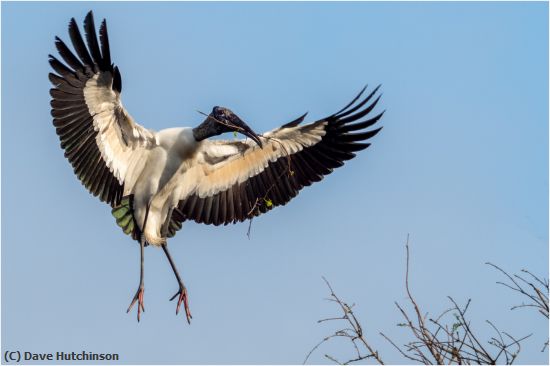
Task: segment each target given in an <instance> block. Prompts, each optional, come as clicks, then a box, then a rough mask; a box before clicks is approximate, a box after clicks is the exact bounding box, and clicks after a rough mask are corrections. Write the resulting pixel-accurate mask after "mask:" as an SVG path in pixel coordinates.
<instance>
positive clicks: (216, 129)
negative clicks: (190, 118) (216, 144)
mask: <svg viewBox="0 0 550 366" xmlns="http://www.w3.org/2000/svg"><path fill="white" fill-rule="evenodd" d="M223 132H225V131H223V126H222V125H221V124H219V123H217V122H216V121H214V120H213V119H212V118H210V117H207V118H206V119H205V120H204V122H202V123H201V124H200V125H198V126H197V127H195V128H193V137H194V138H195V140H197V141H202V140H204V139H207V138H209V137H212V136H217V135H219V134H221V133H223Z"/></svg>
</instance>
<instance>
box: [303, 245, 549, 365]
mask: <svg viewBox="0 0 550 366" xmlns="http://www.w3.org/2000/svg"><path fill="white" fill-rule="evenodd" d="M405 248H406V253H407V261H406V275H405V289H406V292H407V299H408V301H409V303H410V304H409V305H410V306H411V307H412V312H411V311H409V312H407V310H405V308H404V307H403V306H401V305H400V304H399V303H397V302H396V303H395V305H396V306H397V309H398V310H399V312H400V313H401V315H402V316H403V319H404V322H403V323H400V324H398V325H399V326H401V327H404V328H406V329H408V330H409V331H410V333H411V335H412V340H411V341H409V342H407V343H405V344H404V345H403V346H398V345H397V344H396V343H395V342H394V341H392V340H391V339H390V338H389V337H388V336H386V335H385V334H383V333H380V335H381V336H382V337H383V338H384V339H386V340H387V341H388V342H389V343H390V344H391V345H392V346H393V347H395V349H396V350H397V351H398V352H399V354H401V355H402V356H403V357H405V358H406V359H407V360H410V361H414V362H419V363H421V364H426V365H431V364H440V365H441V364H459V365H462V364H466V365H470V364H493V365H494V364H497V363H499V364H507V365H511V364H513V363H514V361H515V360H516V358H517V356H518V354H519V353H520V351H521V345H520V344H521V342H522V341H524V340H525V339H526V338H528V337H530V336H531V335H527V336H525V337H522V338H519V339H518V338H515V337H513V336H511V335H510V334H508V333H506V332H504V331H501V330H499V329H498V328H497V327H496V326H495V325H494V324H493V323H492V322H490V321H489V320H487V321H486V323H487V325H488V326H489V327H490V328H491V329H492V331H493V332H494V336H492V337H491V338H490V339H489V340H486V341H485V342H482V341H480V340H479V336H478V334H477V332H476V331H474V329H473V327H472V325H471V322H470V321H469V320H468V318H467V317H466V312H467V311H468V308H469V306H470V303H471V300H468V301H467V302H466V304H465V305H464V306H460V305H459V304H458V303H457V302H456V301H455V300H454V299H453V298H452V297H448V299H449V301H450V302H451V305H452V306H451V307H450V308H449V309H447V310H445V311H444V312H442V313H441V314H439V316H437V317H435V318H433V317H429V315H428V313H424V311H423V310H421V308H420V306H419V305H418V303H417V302H416V300H415V298H414V297H413V295H412V293H411V290H410V287H409V238H408V236H407V243H406V245H405ZM493 266H494V265H493ZM494 267H495V268H497V269H500V268H498V267H496V266H494ZM501 271H502V270H501ZM502 272H503V273H504V274H505V275H507V277H508V279H509V280H511V281H512V285H508V284H504V283H503V285H505V286H507V287H510V288H512V289H514V290H515V291H518V292H520V293H522V294H524V295H525V296H527V297H528V298H529V299H531V301H532V302H533V303H532V304H531V303H530V304H522V305H519V306H517V307H523V306H537V307H538V308H539V311H540V312H541V313H542V314H543V315H545V316H546V317H548V295H547V294H548V281H542V280H540V279H538V277H536V276H534V275H532V274H531V273H530V272H528V271H524V272H525V273H527V274H529V275H530V276H531V277H532V278H533V279H534V280H535V282H536V283H537V284H539V285H540V286H542V288H543V290H544V288H546V292H543V290H540V289H538V290H537V287H536V286H534V285H533V284H531V283H530V282H528V281H526V280H525V279H523V278H521V277H519V278H518V277H516V279H517V280H519V281H520V282H522V283H524V284H525V285H527V286H528V289H527V290H526V289H524V288H522V287H521V286H520V285H519V283H518V281H516V280H515V279H514V278H513V277H511V276H509V275H508V274H507V273H506V272H504V271H502ZM323 280H324V281H325V283H326V284H327V286H328V288H329V290H330V298H329V299H327V300H329V301H332V302H335V303H336V304H337V305H338V307H339V310H340V311H341V314H342V315H341V316H339V317H332V318H327V319H321V320H319V321H318V323H321V322H328V321H336V322H344V325H343V326H342V327H341V328H340V329H339V330H337V331H335V332H334V333H333V334H332V335H329V336H327V337H325V338H324V339H323V340H321V341H320V342H319V343H318V344H317V345H316V346H315V347H313V349H312V350H311V351H310V352H309V353H308V355H307V357H306V359H305V360H304V364H305V363H306V362H307V360H308V359H309V357H310V356H311V354H312V353H313V352H315V351H316V350H317V349H319V347H320V346H321V345H323V344H324V343H326V342H328V341H330V340H332V339H335V338H344V339H348V340H349V341H350V342H351V343H352V346H353V349H354V357H351V358H350V359H349V360H347V361H345V362H341V361H339V360H337V359H336V358H334V357H332V356H330V355H328V354H325V357H326V358H327V359H329V360H331V361H333V362H335V363H337V364H351V363H354V362H359V361H363V360H367V359H371V360H373V361H375V362H377V363H378V364H381V365H383V364H384V362H383V361H382V358H381V356H380V355H379V353H378V351H376V350H375V349H374V347H372V346H371V344H370V342H369V341H368V340H367V339H366V337H365V333H364V331H363V328H362V327H361V324H360V322H359V320H358V319H357V317H356V316H355V314H354V313H353V310H352V308H353V305H351V306H350V305H348V304H347V303H346V302H344V301H342V300H341V299H340V298H339V297H338V296H337V295H336V294H335V293H334V290H333V289H332V287H331V285H330V284H329V282H328V281H327V280H326V279H325V278H324V277H323ZM544 299H546V302H545V301H544ZM544 305H545V306H544ZM544 309H546V312H544Z"/></svg>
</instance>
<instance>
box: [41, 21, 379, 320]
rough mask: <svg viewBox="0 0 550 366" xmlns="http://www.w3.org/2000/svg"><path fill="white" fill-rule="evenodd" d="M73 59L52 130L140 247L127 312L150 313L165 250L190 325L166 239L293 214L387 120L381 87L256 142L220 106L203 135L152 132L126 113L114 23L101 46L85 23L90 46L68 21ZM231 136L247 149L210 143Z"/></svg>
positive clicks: (66, 57)
mask: <svg viewBox="0 0 550 366" xmlns="http://www.w3.org/2000/svg"><path fill="white" fill-rule="evenodd" d="M69 37H70V40H71V43H72V48H73V50H70V49H69V47H68V46H67V44H66V43H65V42H63V41H62V40H61V39H60V38H58V37H56V38H55V46H56V48H57V51H58V52H59V55H60V56H61V59H62V60H59V59H58V58H56V57H55V56H52V55H49V63H50V65H51V67H52V68H53V70H54V73H50V74H49V79H50V81H51V83H52V84H53V88H52V89H50V95H51V98H52V99H51V107H52V109H51V114H52V116H53V125H54V126H55V129H56V132H57V134H58V135H59V139H60V141H61V148H62V149H63V150H64V151H65V157H66V158H67V159H68V160H69V162H70V163H71V165H72V167H73V169H74V172H75V174H76V176H77V177H78V179H79V180H80V181H81V183H82V184H83V185H84V186H85V187H86V188H87V189H88V191H89V192H90V193H92V194H93V195H94V196H96V197H98V198H99V199H100V200H101V201H103V202H106V203H108V204H109V205H111V208H112V211H111V212H112V215H113V216H114V217H115V219H116V223H117V225H118V226H120V227H121V228H122V230H123V231H124V233H125V234H127V235H130V236H131V237H132V238H133V239H134V240H136V241H137V242H139V245H140V258H141V261H140V281H139V286H138V289H137V291H136V294H135V296H134V298H133V299H132V301H131V303H130V306H129V307H128V310H127V312H130V310H131V309H132V307H133V306H134V304H135V303H136V302H137V319H138V321H139V320H140V314H141V312H142V311H145V308H144V304H143V294H144V276H143V275H144V247H145V246H147V245H149V244H150V245H152V246H155V247H161V248H162V250H163V251H164V253H165V254H166V257H167V259H168V262H169V263H170V266H171V267H172V270H173V272H174V275H175V277H176V280H177V282H178V285H179V289H178V291H177V292H176V294H175V295H174V296H173V297H172V298H171V299H170V300H174V299H176V298H177V299H178V302H177V306H176V314H178V312H179V310H180V307H181V305H182V304H183V306H184V309H185V315H186V318H187V322H190V320H191V312H190V310H189V301H188V292H187V289H186V287H185V285H184V283H183V281H182V279H181V277H180V275H179V273H178V270H177V269H176V265H175V264H174V261H173V259H172V257H171V255H170V252H169V251H168V247H167V239H168V238H171V237H173V236H174V235H175V234H176V232H177V231H178V230H179V229H181V227H182V223H183V222H184V221H188V220H193V221H195V222H197V223H204V224H213V225H222V224H223V225H227V224H230V223H237V222H242V221H244V220H247V219H252V218H253V217H255V216H258V215H260V214H262V213H265V212H267V211H270V210H272V209H273V208H275V207H276V206H282V205H285V204H286V203H287V202H288V201H290V200H291V199H292V198H294V197H295V196H296V195H297V194H298V192H299V191H300V190H301V189H302V188H304V187H306V186H309V185H310V184H311V183H313V182H318V181H320V180H321V179H323V176H325V175H327V174H330V173H331V172H332V170H333V169H334V168H337V167H340V166H342V165H343V164H344V161H346V160H349V159H352V158H353V157H355V153H356V152H357V151H360V150H364V149H366V148H367V147H368V146H369V145H370V144H369V143H367V142H365V141H366V140H368V139H370V138H371V137H373V136H374V135H376V134H377V133H378V132H379V131H380V129H381V128H376V129H370V130H368V128H369V127H371V126H372V125H374V124H375V123H376V122H377V121H378V120H379V119H380V118H381V117H382V115H383V113H384V112H381V113H379V114H376V115H373V113H372V111H373V109H374V107H375V106H376V104H377V103H378V101H379V99H380V96H377V97H375V95H376V94H377V91H378V89H379V87H377V88H375V89H374V90H373V91H372V92H370V93H368V95H366V96H365V97H363V98H361V97H362V96H363V93H364V92H365V89H366V87H365V88H363V90H361V92H360V93H359V95H357V96H356V97H355V98H354V99H353V100H352V101H351V102H350V103H349V104H348V105H346V106H345V107H344V108H342V109H341V110H339V111H338V112H336V113H334V114H332V115H330V116H328V117H326V118H323V119H320V120H318V121H315V122H312V123H308V124H302V122H303V120H304V118H305V116H306V115H305V114H304V115H302V116H301V117H299V118H297V119H295V120H293V121H291V122H288V123H286V124H283V125H282V126H280V127H278V128H276V129H274V130H272V131H269V132H266V133H264V134H261V135H258V134H256V133H255V132H254V131H253V130H252V129H251V128H250V127H249V126H248V125H247V124H246V123H245V122H244V121H243V120H241V119H240V118H239V117H238V116H237V115H236V114H235V113H233V112H232V111H231V110H229V109H227V108H224V107H218V106H216V107H214V108H213V109H212V112H211V113H210V114H208V115H207V116H206V118H205V119H204V121H203V122H202V123H200V124H199V125H197V126H196V127H176V128H168V129H164V130H161V131H153V130H150V129H147V128H145V127H143V126H141V125H140V124H138V123H137V122H136V121H135V120H134V119H133V118H132V116H131V115H130V114H129V113H128V111H127V110H126V109H125V108H124V106H123V105H122V102H121V99H120V95H121V92H122V78H121V73H120V70H119V69H118V67H116V66H115V65H114V64H113V63H112V62H111V49H110V46H109V37H108V33H107V23H106V21H105V20H103V21H102V22H101V25H100V27H99V38H98V36H97V34H96V28H95V25H94V17H93V13H92V12H91V11H90V12H89V13H88V14H87V15H86V17H85V19H84V38H83V37H82V35H81V33H80V30H79V28H78V26H77V23H76V21H75V19H74V18H72V19H71V21H70V22H69ZM225 132H233V133H239V134H242V135H243V136H244V137H245V139H242V140H209V137H212V136H216V135H220V134H222V133H225Z"/></svg>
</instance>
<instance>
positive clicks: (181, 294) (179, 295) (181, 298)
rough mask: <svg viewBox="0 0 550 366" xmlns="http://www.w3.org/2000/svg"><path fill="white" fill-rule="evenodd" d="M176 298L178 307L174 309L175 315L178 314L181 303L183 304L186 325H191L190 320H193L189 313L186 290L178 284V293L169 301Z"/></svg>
mask: <svg viewBox="0 0 550 366" xmlns="http://www.w3.org/2000/svg"><path fill="white" fill-rule="evenodd" d="M176 297H177V298H178V305H177V307H176V315H178V313H179V312H180V306H181V303H182V302H183V307H184V309H185V316H186V317H187V323H189V324H191V318H193V316H191V311H190V310H189V300H188V296H187V289H186V288H185V286H184V285H183V284H180V289H179V291H178V292H176V294H175V295H174V296H172V298H171V299H170V301H172V300H174V299H175V298H176Z"/></svg>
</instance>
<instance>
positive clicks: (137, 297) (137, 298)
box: [126, 204, 150, 322]
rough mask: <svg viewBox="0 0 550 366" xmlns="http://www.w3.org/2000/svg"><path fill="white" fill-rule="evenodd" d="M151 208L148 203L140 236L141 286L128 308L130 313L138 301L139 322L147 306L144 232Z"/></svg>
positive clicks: (127, 311)
mask: <svg viewBox="0 0 550 366" xmlns="http://www.w3.org/2000/svg"><path fill="white" fill-rule="evenodd" d="M149 208H150V204H149V205H147V209H146V210H145V218H144V219H143V226H142V228H143V229H142V230H141V236H140V239H139V249H140V251H139V253H140V258H141V261H140V267H139V287H138V289H137V291H136V294H135V295H134V298H133V300H132V302H131V303H130V306H128V310H126V313H129V312H130V310H132V306H134V304H135V303H136V301H137V302H138V311H137V320H138V322H139V320H140V316H141V312H142V311H143V312H145V307H144V306H143V293H144V292H145V290H144V289H143V267H144V266H143V258H144V253H143V251H144V248H145V244H146V242H145V234H144V233H143V232H144V231H145V225H146V224H147V217H148V216H149Z"/></svg>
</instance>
